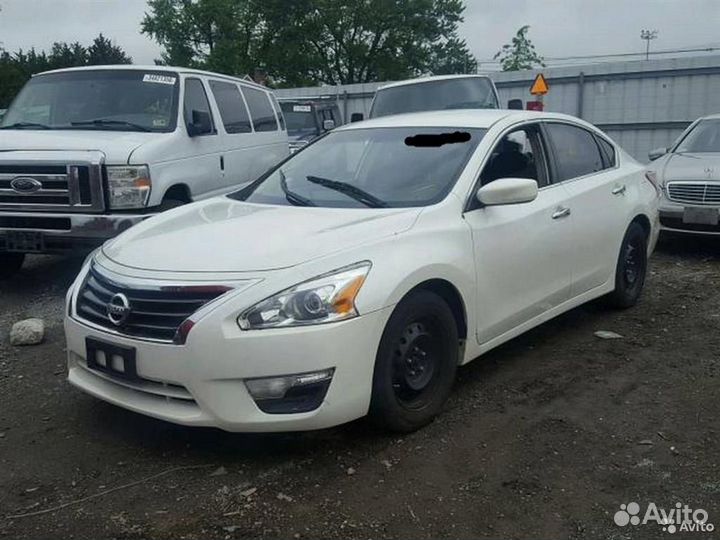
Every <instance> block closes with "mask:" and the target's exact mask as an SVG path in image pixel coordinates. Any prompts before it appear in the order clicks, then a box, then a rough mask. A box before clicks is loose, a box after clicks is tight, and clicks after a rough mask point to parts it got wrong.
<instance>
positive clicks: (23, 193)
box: [0, 152, 104, 212]
mask: <svg viewBox="0 0 720 540" xmlns="http://www.w3.org/2000/svg"><path fill="white" fill-rule="evenodd" d="M15 154H16V155H17V154H18V153H15ZM30 154H31V153H30V152H22V156H20V157H19V158H18V159H17V161H14V160H13V152H8V153H7V154H6V155H2V156H0V209H9V210H45V211H53V210H57V211H78V212H81V211H100V210H102V209H103V208H104V200H103V191H102V165H101V163H100V162H97V163H96V162H94V161H92V160H89V159H88V158H87V156H86V155H84V154H83V156H82V157H80V160H79V161H77V162H75V161H68V162H60V163H57V162H55V163H32V161H35V160H37V161H39V162H41V161H43V159H42V158H40V157H39V156H38V157H35V156H32V155H30ZM54 157H55V156H52V157H50V158H49V159H48V157H47V156H43V158H45V160H50V159H51V160H52V161H54ZM58 157H59V156H58ZM84 159H88V161H83V160H84ZM18 179H24V180H26V181H27V180H33V181H35V182H36V183H37V187H36V188H35V190H34V191H33V188H32V186H31V187H30V189H28V190H23V189H18V187H17V185H15V186H13V181H17V180H18Z"/></svg>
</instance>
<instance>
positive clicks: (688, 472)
mask: <svg viewBox="0 0 720 540" xmlns="http://www.w3.org/2000/svg"><path fill="white" fill-rule="evenodd" d="M80 262H81V261H80V260H69V259H62V258H51V257H44V258H37V259H35V260H33V261H32V262H31V264H30V265H29V267H28V269H27V270H26V271H25V272H24V273H23V274H22V275H20V276H18V277H17V278H15V279H13V280H11V281H8V282H5V283H2V284H0V537H7V538H63V539H70V538H78V539H79V538H83V539H100V538H123V539H136V538H137V539H140V538H142V539H171V538H172V539H180V538H188V539H196V538H197V539H215V538H217V539H226V538H227V539H231V538H256V537H264V538H281V539H285V538H288V539H295V538H321V539H325V538H344V539H345V538H348V539H350V538H358V539H364V538H368V539H370V538H398V539H410V538H412V539H423V538H463V539H464V538H571V539H625V538H633V539H634V538H659V537H666V535H667V534H668V533H664V532H662V529H661V527H660V526H657V525H654V524H647V525H640V526H636V527H634V526H632V525H628V526H626V527H619V526H617V525H615V523H614V522H613V515H614V514H615V512H616V511H618V510H619V508H620V504H623V503H629V502H631V501H635V502H638V503H640V505H641V506H642V507H643V508H644V507H645V506H646V505H647V503H649V502H655V503H656V504H657V505H658V506H659V507H665V508H670V507H672V506H673V505H674V503H675V502H678V501H682V502H683V503H687V504H688V505H690V506H691V507H693V508H703V509H705V510H706V511H707V512H708V514H709V518H710V519H709V521H710V522H714V524H716V526H717V527H720V452H719V450H718V443H719V442H720V421H719V420H718V418H720V399H718V396H720V362H719V361H718V351H720V331H719V330H720V293H719V292H718V291H719V290H720V264H719V263H720V240H717V241H715V240H694V239H682V238H678V239H669V240H665V241H663V242H662V244H661V246H660V248H659V250H658V252H657V253H656V255H655V256H654V257H653V259H652V268H651V270H652V274H651V276H650V277H649V282H648V283H647V288H646V291H645V295H644V297H643V299H642V302H641V303H640V305H638V306H637V307H635V308H634V309H631V310H628V311H624V312H613V311H605V310H604V309H602V308H601V307H600V306H598V305H594V304H593V305H589V306H585V307H583V308H579V309H576V310H574V311H572V312H570V313H568V314H566V315H564V316H562V317H560V318H558V319H556V320H554V321H551V322H549V323H547V324H545V325H543V326H542V327H540V328H538V329H536V330H534V331H532V332H530V333H529V334H527V335H525V336H522V337H520V338H518V339H515V340H513V341H512V342H510V343H508V344H507V345H505V346H503V347H501V348H499V349H497V350H495V351H493V352H491V353H489V354H488V355H486V356H484V357H483V358H481V359H478V360H477V361H475V362H473V363H472V364H470V365H468V366H467V367H464V368H462V369H461V370H460V374H459V380H458V383H457V385H456V388H455V391H454V394H453V397H452V399H451V401H450V402H449V403H448V405H447V407H446V410H445V412H444V413H443V414H442V416H440V417H439V418H438V419H437V420H436V421H435V422H434V423H433V424H432V425H430V426H428V427H427V428H425V429H423V430H421V431H419V432H417V433H415V434H412V435H409V436H406V437H397V436H388V435H386V434H383V433H379V432H377V431H375V430H373V429H372V428H371V427H370V426H369V425H368V423H367V422H365V421H362V420H361V421H358V422H354V423H352V424H350V425H347V426H343V427H340V428H336V429H331V430H326V431H321V432H314V433H304V434H280V435H277V434H276V435H242V434H228V433H224V432H221V431H218V430H213V429H197V428H194V429H190V428H184V427H178V426H173V425H170V424H166V423H163V422H160V421H156V420H152V419H148V418H145V417H142V416H139V415H136V414H133V413H130V412H127V411H124V410H122V409H119V408H116V407H113V406H110V405H107V404H105V403H103V402H100V401H98V400H96V399H93V398H91V397H89V396H86V395H84V394H81V393H80V392H79V391H76V390H74V389H72V388H71V387H70V386H69V385H68V384H67V382H66V381H65V358H64V349H63V347H64V339H63V333H62V325H61V319H62V299H63V295H64V292H65V290H66V288H67V286H68V285H69V283H70V282H71V280H72V277H73V276H74V274H75V272H76V271H77V270H78V268H79V266H80ZM25 316H40V317H44V318H45V319H46V321H47V322H48V324H49V331H48V335H47V337H46V340H45V343H44V344H42V345H39V346H36V347H28V348H15V347H11V346H10V345H9V344H8V338H7V334H8V330H9V327H10V325H11V324H12V323H13V322H14V321H16V320H18V319H20V318H24V317H25ZM597 330H609V331H614V332H617V333H619V334H621V335H622V336H623V338H622V339H616V340H601V339H598V338H597V337H595V336H594V335H593V333H594V332H595V331H597ZM179 467H183V469H177V468H179ZM156 475H161V476H156ZM153 477H154V478H153ZM148 478H149V479H148ZM133 483H134V484H133ZM128 484H133V485H129V486H128ZM102 493H104V494H103V495H101V496H97V495H98V494H102ZM87 497H91V498H90V499H87V500H84V499H85V498H87ZM59 505H66V506H64V507H63V508H60V509H57V510H55V511H51V512H47V513H44V514H40V515H36V516H28V517H11V516H15V515H18V514H25V513H29V512H38V511H43V510H47V509H52V508H55V507H57V506H59ZM713 535H720V534H719V533H718V531H715V533H712V534H709V533H685V534H683V533H676V534H675V535H673V536H672V537H671V538H681V537H688V538H711V537H713Z"/></svg>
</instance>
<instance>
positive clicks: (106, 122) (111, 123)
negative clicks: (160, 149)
mask: <svg viewBox="0 0 720 540" xmlns="http://www.w3.org/2000/svg"><path fill="white" fill-rule="evenodd" d="M70 125H71V126H126V127H130V128H133V129H136V130H138V131H150V129H148V128H146V127H145V126H141V125H140V124H135V123H133V122H126V121H125V120H103V119H102V118H98V119H97V120H83V121H82V122H70Z"/></svg>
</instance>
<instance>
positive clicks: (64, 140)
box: [0, 129, 162, 165]
mask: <svg viewBox="0 0 720 540" xmlns="http://www.w3.org/2000/svg"><path fill="white" fill-rule="evenodd" d="M158 135H162V134H158V133H144V132H136V131H100V130H74V129H69V130H47V131H46V130H30V129H7V130H0V152H3V151H10V150H70V151H73V150H83V151H87V150H91V151H92V150H95V151H100V152H102V153H103V154H105V160H106V162H107V163H110V164H115V165H122V164H125V163H128V159H129V158H130V154H132V152H133V151H134V150H135V149H137V148H138V147H139V146H141V145H142V144H144V143H146V142H148V141H150V140H153V139H155V138H157V137H158ZM0 155H2V154H0Z"/></svg>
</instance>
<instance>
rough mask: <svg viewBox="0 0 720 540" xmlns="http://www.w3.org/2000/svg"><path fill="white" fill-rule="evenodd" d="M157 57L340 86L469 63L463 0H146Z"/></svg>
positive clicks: (289, 82) (146, 26)
mask: <svg viewBox="0 0 720 540" xmlns="http://www.w3.org/2000/svg"><path fill="white" fill-rule="evenodd" d="M148 7H149V12H148V13H147V14H146V16H145V19H144V20H143V23H142V31H143V32H144V33H146V34H148V35H150V36H152V37H153V38H154V39H155V40H156V41H157V42H158V43H159V44H160V45H162V46H163V48H164V52H163V54H162V58H161V59H160V62H161V63H165V64H171V65H180V66H192V67H202V68H205V69H209V70H212V71H219V72H222V73H228V74H232V75H239V76H242V75H245V74H249V73H250V74H251V73H253V71H254V69H256V68H262V69H265V70H267V71H268V72H269V73H270V74H271V75H272V77H273V79H274V81H275V83H276V84H279V85H283V86H301V85H311V84H320V83H324V84H346V83H362V82H370V81H377V80H389V79H401V78H406V77H413V76H417V75H422V74H428V73H458V72H465V71H470V72H473V71H475V69H476V67H477V64H476V62H475V59H474V58H473V56H472V54H471V53H470V52H469V50H468V48H467V46H466V44H465V42H464V41H463V40H462V39H460V37H459V36H458V34H457V30H458V25H459V24H460V23H461V22H462V14H463V11H464V9H465V8H464V5H463V2H462V0H149V2H148Z"/></svg>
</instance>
